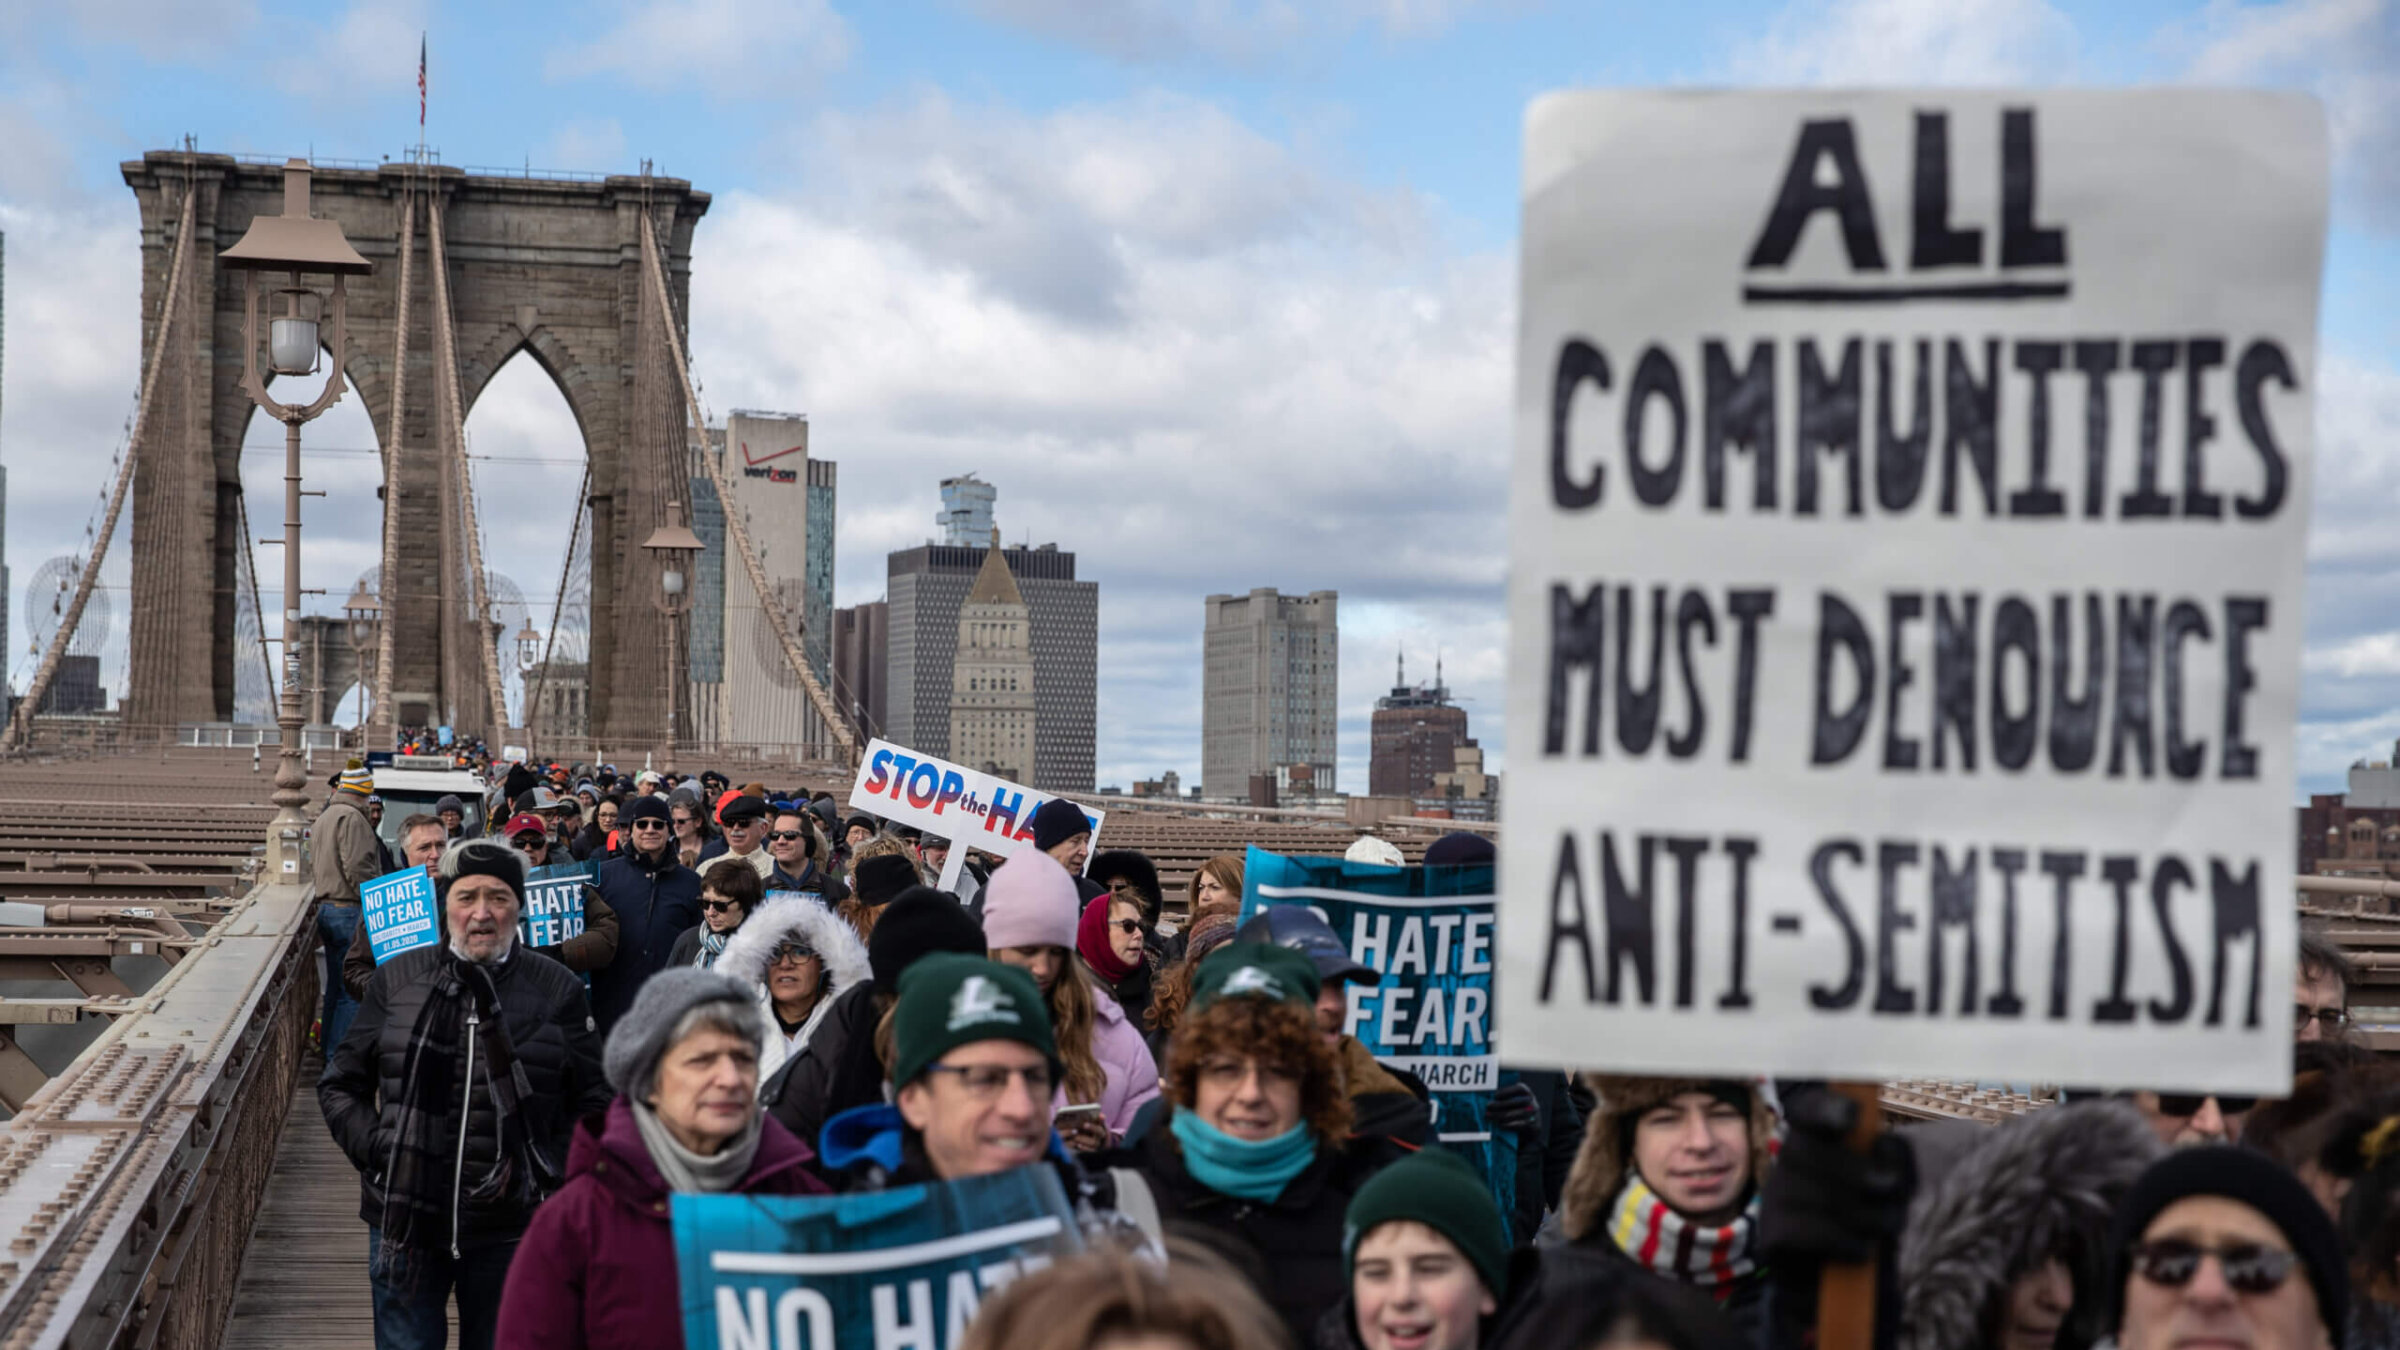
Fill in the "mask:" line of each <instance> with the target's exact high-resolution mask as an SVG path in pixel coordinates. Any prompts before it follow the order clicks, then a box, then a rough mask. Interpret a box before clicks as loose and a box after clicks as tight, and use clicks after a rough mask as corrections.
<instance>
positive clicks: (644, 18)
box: [544, 0, 854, 98]
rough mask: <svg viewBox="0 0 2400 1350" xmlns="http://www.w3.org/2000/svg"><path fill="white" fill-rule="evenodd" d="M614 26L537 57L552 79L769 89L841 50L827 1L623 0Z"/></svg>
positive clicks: (726, 94)
mask: <svg viewBox="0 0 2400 1350" xmlns="http://www.w3.org/2000/svg"><path fill="white" fill-rule="evenodd" d="M622 8H623V17H622V19H621V20H619V22H618V23H617V25H616V26H615V27H614V28H611V29H609V30H608V31H607V32H605V33H603V34H602V35H601V36H600V37H599V38H597V39H596V40H594V41H592V42H590V43H588V44H585V45H582V46H577V47H572V48H569V49H567V50H564V51H560V52H558V53H556V54H554V55H552V56H551V58H550V59H549V61H548V62H547V63H545V66H544V70H545V73H547V74H548V75H549V76H550V78H552V79H577V78H583V77H589V76H595V75H604V76H612V77H615V78H618V79H622V80H625V81H626V82H628V83H631V84H633V85H635V86H638V87H640V88H643V89H651V90H662V89H693V90H697V91H698V92H700V93H703V94H706V95H709V96H710V97H712V98H775V97H777V96H779V95H782V94H787V93H789V92H790V91H791V90H793V89H794V88H807V87H810V86H813V85H814V84H815V83H816V81H817V80H818V79H819V78H820V77H822V76H824V75H826V74H828V73H829V72H831V71H834V70H837V69H839V68H840V67H841V66H842V64H843V63H844V62H845V61H847V60H848V59H849V57H850V51H851V48H852V46H853V45H854V39H853V37H852V35H851V32H850V25H849V24H848V23H847V22H845V21H844V20H843V19H842V16H841V15H839V14H837V13H835V12H834V10H833V7H832V6H831V5H830V4H828V3H827V0H632V3H628V4H626V5H624V6H623V7H622Z"/></svg>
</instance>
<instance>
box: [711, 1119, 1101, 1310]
mask: <svg viewBox="0 0 2400 1350" xmlns="http://www.w3.org/2000/svg"><path fill="white" fill-rule="evenodd" d="M670 1214H671V1219H672V1222H673V1224H674V1230H675V1270H676V1278H677V1280H678V1284H679V1287H680V1288H681V1290H682V1298H683V1343H684V1344H685V1345H687V1346H690V1347H692V1350H851V1348H852V1347H857V1350H883V1347H887V1346H902V1345H905V1346H915V1347H920V1348H921V1350H955V1347H957V1346H958V1345H960V1344H961V1343H962V1342H963V1340H964V1339H965V1330H966V1325H967V1323H968V1322H969V1321H970V1320H971V1319H972V1318H973V1317H974V1316H975V1311H976V1309H977V1308H978V1307H980V1306H981V1305H982V1301H983V1299H985V1298H986V1297H988V1296H989V1295H990V1294H991V1293H992V1292H993V1291H994V1290H997V1289H998V1288H1000V1287H1001V1286H1002V1285H1005V1284H1007V1283H1008V1282H1009V1281H1011V1280H1014V1279H1016V1278H1017V1277H1018V1276H1019V1275H1022V1274H1025V1273H1026V1272H1028V1271H1033V1270H1038V1269H1040V1268H1042V1267H1043V1266H1046V1265H1048V1264H1050V1262H1051V1261H1052V1260H1053V1259H1055V1258H1056V1257H1059V1256H1064V1255H1068V1254H1071V1253H1073V1252H1077V1251H1080V1250H1082V1248H1083V1235H1082V1232H1081V1230H1080V1229H1078V1228H1077V1227H1076V1224H1075V1215H1074V1212H1073V1210H1072V1209H1070V1208H1069V1207H1068V1204H1067V1197H1066V1192H1065V1191H1064V1190H1063V1189H1061V1188H1060V1186H1059V1182H1058V1173H1057V1172H1055V1171H1053V1170H1052V1169H1051V1168H1050V1167H1048V1166H1047V1165H1044V1164H1035V1165H1034V1166H1031V1167H1020V1168H1017V1169H1015V1170H1014V1171H1009V1172H1000V1173H996V1174H994V1175H991V1176H981V1177H968V1178H965V1179H962V1180H959V1181H949V1182H940V1183H935V1184H931V1185H920V1186H903V1187H899V1188H897V1189H894V1190H889V1191H869V1192H863V1193H860V1194H857V1195H840V1196H831V1195H824V1196H781V1195H758V1196H749V1195H697V1194H691V1193H687V1192H681V1191H678V1192H677V1193H676V1194H675V1196H674V1201H673V1209H672V1210H671V1212H670Z"/></svg>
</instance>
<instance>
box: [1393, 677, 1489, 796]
mask: <svg viewBox="0 0 2400 1350" xmlns="http://www.w3.org/2000/svg"><path fill="white" fill-rule="evenodd" d="M1433 670H1434V674H1433V683H1431V684H1421V685H1416V686H1413V687H1412V686H1411V685H1410V684H1409V682H1408V671H1407V667H1406V665H1405V664H1403V665H1401V666H1399V667H1398V680H1399V682H1398V683H1396V684H1394V685H1393V686H1392V692H1390V693H1389V694H1386V695H1384V696H1383V697H1382V698H1379V699H1377V700H1375V717H1374V721H1373V722H1372V723H1371V727H1370V731H1369V737H1370V746H1371V749H1370V751H1369V758H1368V760H1367V791H1368V793H1369V794H1371V795H1373V796H1377V797H1423V796H1426V795H1428V794H1430V793H1431V792H1432V791H1433V776H1434V775H1435V774H1437V773H1449V772H1450V771H1451V770H1452V768H1453V767H1455V755H1454V754H1453V752H1454V751H1456V750H1457V749H1458V748H1459V747H1460V746H1471V745H1473V744H1475V740H1474V738H1473V737H1471V736H1469V735H1467V710H1466V709H1464V708H1461V707H1459V706H1457V705H1456V704H1454V703H1452V702H1451V701H1450V689H1449V687H1448V686H1447V685H1445V684H1443V683H1442V674H1441V670H1442V668H1441V663H1440V662H1439V661H1436V662H1435V663H1434V668H1433Z"/></svg>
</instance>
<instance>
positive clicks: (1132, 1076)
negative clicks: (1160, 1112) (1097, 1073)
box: [1067, 971, 1158, 1139]
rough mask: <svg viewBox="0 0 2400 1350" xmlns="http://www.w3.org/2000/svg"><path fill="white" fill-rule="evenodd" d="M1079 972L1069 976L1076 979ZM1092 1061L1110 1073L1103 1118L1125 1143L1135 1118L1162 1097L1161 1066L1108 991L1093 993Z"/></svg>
mask: <svg viewBox="0 0 2400 1350" xmlns="http://www.w3.org/2000/svg"><path fill="white" fill-rule="evenodd" d="M1074 974H1075V972H1073V971H1069V972H1067V977H1068V978H1073V976H1074ZM1092 1008H1093V1013H1094V1016H1093V1017H1092V1058H1094V1059H1096V1060H1099V1061H1100V1067H1101V1068H1103V1069H1105V1070H1107V1071H1108V1087H1107V1089H1106V1090H1105V1091H1103V1092H1101V1094H1100V1107H1101V1111H1100V1114H1101V1116H1102V1118H1103V1119H1105V1120H1107V1121H1108V1130H1109V1133H1111V1134H1113V1135H1115V1136H1116V1137H1117V1138H1119V1139H1122V1138H1124V1137H1125V1132H1126V1131H1127V1130H1130V1129H1132V1128H1133V1118H1134V1116H1135V1115H1136V1114H1138V1113H1139V1112H1140V1111H1141V1109H1142V1107H1143V1106H1145V1105H1147V1104H1148V1103H1149V1101H1150V1099H1151V1098H1153V1097H1156V1096H1157V1095H1158V1063H1157V1061H1155V1060H1153V1059H1151V1058H1150V1047H1149V1045H1148V1044H1147V1043H1146V1042H1144V1041H1143V1040H1142V1032H1141V1028H1139V1027H1136V1026H1135V1025H1134V1024H1133V1021H1132V1019H1130V1018H1128V1017H1126V1016H1125V1010H1124V1009H1122V1008H1120V1007H1118V1006H1117V1001H1116V1000H1115V999H1113V998H1110V997H1109V996H1108V991H1107V990H1105V989H1094V990H1092Z"/></svg>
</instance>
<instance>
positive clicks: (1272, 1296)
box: [1085, 1109, 1375, 1345]
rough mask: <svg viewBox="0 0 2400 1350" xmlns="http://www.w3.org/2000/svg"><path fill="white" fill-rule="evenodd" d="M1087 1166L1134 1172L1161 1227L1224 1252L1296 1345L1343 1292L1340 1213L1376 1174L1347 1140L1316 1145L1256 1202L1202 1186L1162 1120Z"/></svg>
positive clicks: (1346, 1283)
mask: <svg viewBox="0 0 2400 1350" xmlns="http://www.w3.org/2000/svg"><path fill="white" fill-rule="evenodd" d="M1168 1115H1169V1117H1171V1116H1172V1110H1171V1109H1170V1111H1169V1113H1168ZM1085 1166H1086V1167H1087V1168H1088V1169H1089V1170H1091V1171H1093V1172H1102V1171H1105V1170H1106V1169H1109V1168H1117V1167H1125V1168H1131V1169H1132V1170H1134V1171H1136V1172H1139V1173H1141V1175H1142V1178H1143V1180H1145V1181H1147V1182H1148V1183H1149V1186H1150V1192H1151V1194H1152V1196H1154V1197H1155V1198H1156V1201H1157V1204H1158V1212H1159V1217H1160V1219H1161V1220H1162V1221H1163V1223H1164V1226H1165V1228H1166V1232H1167V1234H1168V1235H1169V1236H1175V1235H1178V1234H1180V1235H1182V1236H1185V1237H1190V1238H1195V1239H1197V1240H1199V1241H1200V1242H1202V1243H1204V1244H1206V1245H1207V1246H1208V1247H1210V1248H1211V1249H1212V1250H1215V1251H1216V1252H1218V1253H1220V1254H1221V1255H1224V1256H1225V1257H1227V1258H1228V1259H1229V1260H1231V1261H1232V1263H1233V1264H1234V1266H1235V1268H1236V1269H1239V1270H1241V1271H1242V1272H1243V1273H1244V1274H1245V1275H1246V1276H1248V1277H1249V1279H1250V1282H1251V1284H1252V1285H1253V1286H1254V1287H1256V1288H1257V1289H1258V1291H1259V1292H1260V1293H1261V1294H1264V1295H1265V1296H1266V1299H1267V1302H1268V1303H1269V1304H1270V1305H1272V1306H1273V1307H1274V1309H1275V1311H1276V1313H1277V1314H1278V1315H1279V1316H1281V1317H1282V1318H1283V1320H1284V1324H1285V1325H1287V1326H1289V1327H1290V1328H1291V1331H1292V1343H1293V1344H1295V1345H1309V1344H1312V1342H1313V1337H1314V1336H1315V1333H1316V1327H1317V1322H1318V1320H1319V1319H1320V1318H1322V1317H1324V1316H1325V1314H1326V1312H1327V1310H1328V1309H1331V1308H1333V1307H1334V1306H1335V1305H1336V1304H1339V1303H1340V1302H1341V1301H1342V1300H1343V1299H1344V1298H1346V1297H1348V1296H1349V1293H1350V1280H1349V1275H1348V1273H1347V1270H1346V1267H1345V1264H1344V1262H1343V1260H1342V1223H1343V1217H1344V1215H1345V1214H1347V1213H1348V1211H1349V1208H1350V1200H1351V1198H1352V1197H1353V1196H1355V1195H1357V1194H1358V1188H1359V1187H1361V1186H1363V1185H1365V1184H1366V1182H1367V1178H1369V1177H1370V1176H1372V1175H1374V1172H1375V1164H1374V1162H1373V1161H1372V1160H1371V1159H1370V1158H1369V1157H1367V1156H1365V1155H1362V1154H1361V1153H1360V1152H1359V1151H1357V1150H1356V1149H1354V1148H1345V1147H1329V1146H1325V1145H1319V1147H1318V1149H1317V1156H1316V1159H1315V1160H1314V1161H1313V1162H1311V1163H1310V1164H1309V1165H1308V1168H1307V1170H1305V1171H1303V1172H1302V1173H1300V1175H1298V1176H1296V1177H1294V1178H1292V1180H1291V1183H1290V1184H1289V1185H1286V1186H1285V1187H1284V1188H1283V1193H1282V1194H1281V1195H1278V1196H1276V1197H1275V1198H1274V1199H1273V1200H1270V1201H1267V1202H1266V1203H1263V1204H1261V1203H1259V1202H1257V1201H1253V1200H1242V1199H1238V1198H1236V1197H1233V1196H1229V1195H1224V1194H1221V1193H1219V1192H1217V1191H1212V1190H1210V1189H1209V1188H1208V1187H1206V1186H1203V1185H1201V1184H1200V1182H1199V1180H1198V1179H1196V1178H1195V1177H1193V1176H1192V1174H1191V1172H1190V1170H1189V1169H1187V1168H1186V1167H1185V1166H1184V1164H1183V1148H1182V1145H1181V1144H1180V1143H1178V1142H1177V1141H1176V1139H1175V1135H1174V1131H1173V1130H1171V1129H1169V1128H1168V1127H1167V1119H1163V1118H1162V1119H1161V1120H1160V1121H1159V1123H1158V1125H1157V1126H1156V1127H1155V1128H1153V1129H1151V1130H1150V1131H1149V1132H1148V1133H1147V1134H1145V1135H1143V1136H1142V1139H1141V1141H1140V1142H1139V1143H1137V1144H1135V1145H1134V1146H1132V1147H1131V1148H1126V1149H1121V1150H1117V1151H1115V1152H1111V1153H1100V1154H1094V1155H1093V1156H1092V1158H1091V1160H1090V1161H1089V1162H1087V1163H1086V1164H1085Z"/></svg>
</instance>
